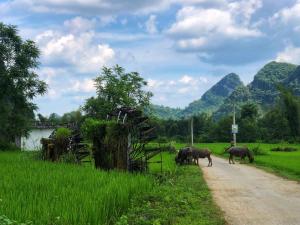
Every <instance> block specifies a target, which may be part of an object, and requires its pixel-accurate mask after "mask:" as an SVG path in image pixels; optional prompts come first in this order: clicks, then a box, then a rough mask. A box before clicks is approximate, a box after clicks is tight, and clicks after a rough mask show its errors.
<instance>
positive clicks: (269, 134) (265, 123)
mask: <svg viewBox="0 0 300 225" xmlns="http://www.w3.org/2000/svg"><path fill="white" fill-rule="evenodd" d="M258 124H259V125H258V126H259V127H260V128H261V137H262V140H264V141H268V142H274V141H282V140H287V139H289V137H290V127H289V122H288V120H287V119H286V117H285V115H284V113H283V112H282V110H281V108H280V107H279V106H276V107H274V108H273V109H271V110H270V111H269V112H267V113H266V114H265V115H264V117H263V118H262V119H260V120H259V122H258Z"/></svg>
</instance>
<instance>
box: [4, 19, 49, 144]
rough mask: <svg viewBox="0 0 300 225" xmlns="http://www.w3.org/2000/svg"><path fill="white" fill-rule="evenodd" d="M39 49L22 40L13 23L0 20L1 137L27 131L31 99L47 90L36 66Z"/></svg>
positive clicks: (31, 116)
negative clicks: (36, 70)
mask: <svg viewBox="0 0 300 225" xmlns="http://www.w3.org/2000/svg"><path fill="white" fill-rule="evenodd" d="M39 54H40V52H39V49H38V48H37V47H36V45H35V43H34V42H33V41H31V40H26V41H24V40H22V38H21V37H20V36H19V35H18V31H17V28H16V27H15V26H10V25H5V24H3V23H0V105H1V107H0V141H3V142H9V141H13V140H14V137H15V136H18V135H21V134H24V133H25V134H26V133H27V132H28V128H29V123H30V122H31V120H33V119H34V110H36V109H37V106H36V105H35V104H34V103H32V99H33V98H34V97H36V96H37V95H41V94H44V93H45V92H46V88H47V86H46V83H45V82H43V81H41V80H39V77H38V75H37V74H36V72H35V69H36V68H37V67H38V65H39V62H38V58H39Z"/></svg>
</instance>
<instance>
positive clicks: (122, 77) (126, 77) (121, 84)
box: [83, 65, 152, 119]
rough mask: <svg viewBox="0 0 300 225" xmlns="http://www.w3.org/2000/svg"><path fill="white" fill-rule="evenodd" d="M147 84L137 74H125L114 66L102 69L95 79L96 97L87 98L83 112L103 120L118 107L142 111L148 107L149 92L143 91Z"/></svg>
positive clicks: (118, 67) (121, 69)
mask: <svg viewBox="0 0 300 225" xmlns="http://www.w3.org/2000/svg"><path fill="white" fill-rule="evenodd" d="M146 85H147V82H146V81H145V80H144V79H143V78H142V77H141V76H140V75H139V73H137V72H131V73H125V70H124V69H123V68H122V67H120V66H118V65H116V66H114V67H113V68H107V67H103V69H102V72H101V74H100V76H98V77H97V78H96V79H95V86H96V89H97V97H92V98H89V99H88V100H87V101H86V104H85V106H84V107H83V110H84V111H85V112H86V114H87V116H90V117H94V118H100V119H105V118H106V115H107V114H108V113H110V112H111V111H112V110H115V109H116V108H118V107H123V106H126V107H134V108H138V109H144V108H145V107H146V106H148V105H149V101H150V98H151V96H152V93H151V92H147V91H145V90H143V88H144V87H145V86H146Z"/></svg>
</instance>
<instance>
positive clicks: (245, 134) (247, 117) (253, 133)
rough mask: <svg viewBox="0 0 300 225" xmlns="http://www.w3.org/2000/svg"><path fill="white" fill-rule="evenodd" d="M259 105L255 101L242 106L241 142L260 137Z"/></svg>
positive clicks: (239, 136) (239, 139) (251, 140)
mask: <svg viewBox="0 0 300 225" xmlns="http://www.w3.org/2000/svg"><path fill="white" fill-rule="evenodd" d="M257 120H258V107H257V105H256V104H255V103H251V102H250V103H246V104H245V105H243V106H242V108H241V117H240V118H239V120H238V124H239V134H238V141H239V142H255V141H256V140H257V139H259V128H258V126H257Z"/></svg>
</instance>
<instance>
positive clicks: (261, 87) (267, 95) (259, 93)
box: [214, 62, 300, 119]
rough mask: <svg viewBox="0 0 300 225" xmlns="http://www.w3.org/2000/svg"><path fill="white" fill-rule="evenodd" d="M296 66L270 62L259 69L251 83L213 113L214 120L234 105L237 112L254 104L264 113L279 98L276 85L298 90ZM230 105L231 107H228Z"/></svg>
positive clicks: (238, 90)
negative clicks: (243, 106) (247, 105)
mask: <svg viewBox="0 0 300 225" xmlns="http://www.w3.org/2000/svg"><path fill="white" fill-rule="evenodd" d="M296 68H297V66H296V65H293V64H289V63H278V62H270V63H268V64H266V65H265V66H264V67H263V68H262V69H260V70H259V71H258V72H257V74H256V75H255V76H254V79H253V81H252V82H251V83H250V84H249V85H247V86H246V87H243V88H241V87H240V88H238V89H237V90H235V91H234V92H233V93H232V94H231V95H230V96H229V97H228V98H227V99H226V100H225V101H224V104H223V105H221V106H220V108H219V109H218V110H217V111H216V112H215V113H214V118H215V119H219V118H221V117H223V116H226V115H227V114H228V113H229V112H232V105H233V103H235V105H236V109H237V111H239V109H240V108H241V106H242V105H243V104H245V103H247V102H254V103H256V104H257V105H259V109H260V110H261V111H264V110H266V109H268V107H270V106H272V105H274V104H275V103H276V101H277V99H278V97H279V92H278V90H277V85H278V84H283V85H285V86H288V87H291V86H292V84H293V85H294V88H297V87H298V88H299V83H297V78H296V77H298V76H297V74H299V72H300V70H299V72H298V73H296V74H295V72H296ZM298 79H299V78H298ZM230 105H231V107H230Z"/></svg>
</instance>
